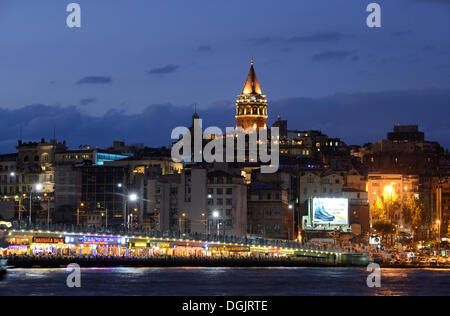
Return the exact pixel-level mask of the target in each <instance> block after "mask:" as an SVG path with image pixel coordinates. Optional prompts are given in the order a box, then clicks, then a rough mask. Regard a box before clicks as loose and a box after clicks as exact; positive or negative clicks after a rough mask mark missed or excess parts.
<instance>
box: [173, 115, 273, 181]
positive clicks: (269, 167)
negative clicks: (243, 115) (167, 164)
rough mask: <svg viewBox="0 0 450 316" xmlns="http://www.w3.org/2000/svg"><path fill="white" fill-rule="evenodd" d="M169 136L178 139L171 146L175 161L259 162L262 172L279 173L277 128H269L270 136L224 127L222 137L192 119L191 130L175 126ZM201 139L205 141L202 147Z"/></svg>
mask: <svg viewBox="0 0 450 316" xmlns="http://www.w3.org/2000/svg"><path fill="white" fill-rule="evenodd" d="M192 132H193V135H192ZM171 137H172V139H173V140H177V139H178V140H179V141H178V142H177V143H176V144H175V145H173V147H172V160H173V161H174V162H196V163H201V162H207V163H213V162H229V163H233V162H242V163H243V162H251V163H261V173H275V172H277V171H278V165H279V162H280V150H279V148H280V146H279V144H280V143H279V142H280V132H279V128H278V127H272V128H271V129H270V133H268V130H267V128H260V129H254V128H250V129H247V130H245V131H244V130H243V129H241V128H234V127H227V128H226V133H225V134H224V133H223V131H222V130H221V129H220V128H219V127H215V126H213V127H208V128H207V129H205V131H203V128H202V120H201V119H195V120H194V126H193V127H192V128H191V129H189V128H187V127H182V126H179V127H176V128H174V129H173V131H172V135H171ZM180 137H182V138H181V139H180ZM204 140H206V142H205V146H204V147H203V144H204ZM269 144H270V148H269V146H268V145H269ZM224 147H225V148H224ZM247 154H248V155H247Z"/></svg>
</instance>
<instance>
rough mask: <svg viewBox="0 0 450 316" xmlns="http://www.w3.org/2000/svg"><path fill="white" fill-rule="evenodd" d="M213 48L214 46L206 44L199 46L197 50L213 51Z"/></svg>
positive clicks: (200, 51)
mask: <svg viewBox="0 0 450 316" xmlns="http://www.w3.org/2000/svg"><path fill="white" fill-rule="evenodd" d="M212 51H213V49H212V46H209V45H204V46H199V47H197V52H199V53H212Z"/></svg>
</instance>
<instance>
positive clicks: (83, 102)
mask: <svg viewBox="0 0 450 316" xmlns="http://www.w3.org/2000/svg"><path fill="white" fill-rule="evenodd" d="M95 102H97V98H84V99H81V100H80V104H81V105H89V104H91V103H95Z"/></svg>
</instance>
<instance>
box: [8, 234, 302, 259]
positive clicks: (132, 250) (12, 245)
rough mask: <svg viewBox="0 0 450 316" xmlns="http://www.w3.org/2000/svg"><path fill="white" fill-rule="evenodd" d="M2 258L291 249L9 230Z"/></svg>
mask: <svg viewBox="0 0 450 316" xmlns="http://www.w3.org/2000/svg"><path fill="white" fill-rule="evenodd" d="M5 240H6V243H7V244H8V247H7V248H6V251H5V250H4V251H3V255H25V254H26V255H62V256H69V255H70V256H133V257H151V256H182V257H190V256H193V257H199V256H207V257H249V256H252V257H281V256H293V255H294V250H293V249H285V248H271V247H265V246H250V245H244V244H237V243H222V242H208V241H198V240H185V239H171V238H153V237H136V236H112V235H96V234H94V235H89V234H81V233H66V232H49V231H19V230H11V231H9V232H8V236H6V238H5Z"/></svg>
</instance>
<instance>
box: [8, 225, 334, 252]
mask: <svg viewBox="0 0 450 316" xmlns="http://www.w3.org/2000/svg"><path fill="white" fill-rule="evenodd" d="M11 229H13V230H25V231H44V232H45V231H49V232H64V233H67V234H70V233H79V234H98V235H119V236H129V237H150V238H170V239H179V240H186V241H187V240H195V241H202V242H211V243H214V242H217V243H230V244H244V245H246V246H261V247H271V248H289V249H298V250H306V251H327V252H341V249H339V248H330V247H327V246H318V245H312V244H304V243H299V242H297V241H292V240H280V239H278V240H273V239H266V238H246V237H237V236H230V235H215V234H202V233H189V234H182V233H180V232H174V231H158V230H151V229H136V228H132V229H124V228H123V227H122V228H118V227H84V226H77V225H67V224H50V225H47V224H31V225H30V224H28V223H18V222H13V223H12V227H11Z"/></svg>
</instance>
